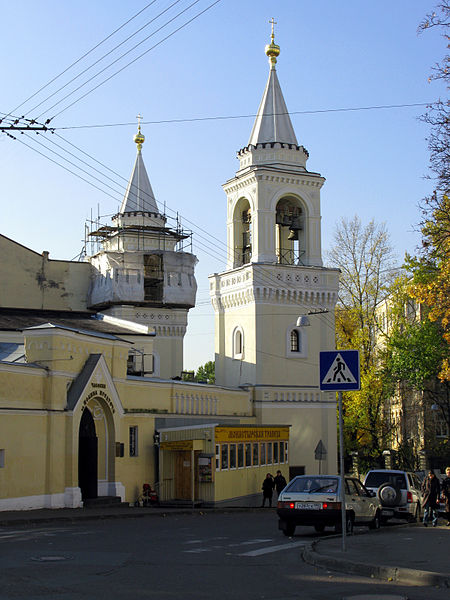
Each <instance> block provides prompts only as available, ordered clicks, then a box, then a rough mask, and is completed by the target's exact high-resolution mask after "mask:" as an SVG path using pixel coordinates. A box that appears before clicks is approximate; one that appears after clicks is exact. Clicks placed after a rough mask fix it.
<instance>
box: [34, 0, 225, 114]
mask: <svg viewBox="0 0 450 600" xmlns="http://www.w3.org/2000/svg"><path fill="white" fill-rule="evenodd" d="M199 1H200V0H195V2H193V3H192V4H191V5H189V6H188V7H187V8H186V9H184V10H183V11H181V12H180V13H179V14H178V15H176V16H175V17H173V18H172V19H170V21H168V23H166V24H165V25H164V26H162V27H165V26H166V25H168V24H169V23H171V22H172V21H174V20H175V19H176V18H178V16H180V15H181V14H183V13H184V12H186V11H187V10H189V9H190V8H191V7H192V6H194V4H197V2H199ZM219 2H221V0H214V2H212V3H211V4H210V5H209V6H207V7H206V8H205V9H203V10H201V11H200V12H198V13H197V14H196V15H194V16H193V17H191V18H190V19H188V20H187V21H186V22H185V23H183V24H182V25H180V26H179V27H177V28H176V29H174V30H173V31H172V32H171V33H169V34H168V35H166V36H165V37H163V38H162V39H161V40H159V42H157V43H156V44H154V45H153V46H151V47H150V48H148V49H147V50H145V52H142V53H141V54H139V56H137V57H135V58H134V59H133V60H131V61H130V62H128V63H127V64H126V65H124V66H123V67H121V68H120V69H118V70H117V71H115V72H114V73H113V74H112V75H110V76H109V77H107V78H106V79H104V80H103V81H101V82H100V83H98V84H97V85H96V86H95V87H93V88H91V89H90V90H88V91H87V92H86V93H84V94H83V95H82V96H80V97H79V98H77V99H76V100H74V101H73V102H71V103H70V104H68V105H67V106H66V107H64V108H63V109H62V110H60V111H59V112H57V113H56V114H55V115H53V117H51V118H50V119H49V122H50V121H52V120H53V119H55V118H56V117H58V116H59V115H61V114H62V113H63V112H65V111H66V110H68V109H69V108H71V107H72V106H74V105H75V104H77V103H78V102H80V101H81V100H83V99H84V98H86V96H88V95H89V94H91V93H92V92H94V91H95V90H97V89H98V88H99V87H101V86H102V85H104V84H105V83H107V82H108V81H110V80H111V79H112V78H113V77H116V75H118V74H119V73H121V72H122V71H124V70H125V69H127V68H128V67H130V66H131V65H132V64H134V63H135V62H136V61H138V60H140V59H141V58H142V57H143V56H145V55H146V54H148V53H149V52H151V51H152V50H154V49H155V48H157V47H158V46H160V45H161V44H162V43H164V42H165V41H166V40H168V39H169V38H171V37H172V36H173V35H175V34H176V33H178V32H179V31H181V30H182V29H184V28H185V27H187V26H188V25H190V24H191V23H192V22H193V21H195V20H196V19H198V18H199V17H201V16H202V15H203V14H204V13H206V12H207V11H208V10H210V9H211V8H213V7H214V6H215V5H216V4H218V3H219ZM162 27H160V28H159V29H158V30H157V31H159V30H160V29H162ZM155 33H156V32H155ZM152 35H153V34H152ZM114 62H117V61H114ZM112 64H114V63H112ZM110 66H111V65H110ZM107 68H109V67H107ZM104 70H105V69H103V70H102V71H100V73H102V72H103V71H104ZM98 75H99V73H98V74H97V75H96V76H95V77H97V76H98ZM89 81H90V80H89ZM89 81H88V82H89ZM88 82H86V83H88ZM84 85H85V84H83V86H84ZM83 86H80V87H83ZM78 89H80V88H77V89H76V90H74V91H73V92H71V94H72V93H74V92H75V91H77V90H78ZM71 94H69V95H71ZM67 97H68V96H66V97H64V98H63V99H62V100H60V101H58V102H56V103H55V104H54V105H53V106H51V107H50V108H48V109H47V111H46V112H48V111H50V110H51V109H52V108H55V107H56V106H57V105H58V104H60V103H61V102H63V101H64V100H65V99H66V98H67ZM42 114H44V113H42ZM42 114H41V115H39V117H37V118H40V117H41V116H42Z"/></svg>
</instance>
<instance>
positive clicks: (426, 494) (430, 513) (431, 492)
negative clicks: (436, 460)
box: [422, 470, 440, 527]
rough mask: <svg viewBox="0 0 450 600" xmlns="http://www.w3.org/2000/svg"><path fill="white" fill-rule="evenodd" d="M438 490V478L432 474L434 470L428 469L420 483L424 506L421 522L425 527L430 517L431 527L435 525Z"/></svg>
mask: <svg viewBox="0 0 450 600" xmlns="http://www.w3.org/2000/svg"><path fill="white" fill-rule="evenodd" d="M439 492H440V485H439V480H438V478H437V477H436V475H435V474H434V471H432V470H430V472H429V473H428V477H427V478H426V479H424V482H423V483H422V499H423V507H424V508H425V512H424V514H423V524H424V525H425V527H427V525H428V521H429V520H430V518H431V519H432V524H433V527H436V525H437V521H438V513H437V508H438V506H439Z"/></svg>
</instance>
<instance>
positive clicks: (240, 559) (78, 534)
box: [0, 510, 443, 600]
mask: <svg viewBox="0 0 450 600" xmlns="http://www.w3.org/2000/svg"><path fill="white" fill-rule="evenodd" d="M362 531H364V530H362ZM365 535H370V533H365ZM315 537H316V534H315V533H314V532H313V530H312V528H297V531H296V535H295V536H294V537H293V538H286V537H285V536H283V535H282V533H281V532H279V531H278V529H277V519H276V515H275V512H274V511H272V510H267V511H253V512H248V513H246V512H238V513H223V514H222V513H209V514H203V515H202V514H193V515H169V516H166V517H162V516H151V517H147V518H141V519H113V520H104V521H89V522H86V521H84V522H79V523H68V524H64V525H62V524H54V525H48V526H47V525H46V526H35V527H24V528H13V527H3V528H0V564H1V569H0V599H1V600H4V599H14V600H17V599H27V600H34V599H39V600H43V599H47V598H48V599H52V600H75V599H76V600H78V599H80V600H81V599H83V600H85V599H91V598H114V599H115V598H117V599H126V600H128V599H130V600H131V599H133V600H136V599H139V598H152V599H153V600H173V599H176V600H178V599H179V600H203V599H212V598H213V599H214V600H222V599H227V600H228V599H233V600H256V599H263V598H264V599H269V598H270V599H271V600H291V599H294V598H301V599H302V600H311V599H313V600H330V599H342V598H351V597H352V596H356V595H360V594H370V595H372V594H377V595H375V596H373V599H374V600H375V599H378V598H380V599H382V598H383V597H384V596H385V595H388V594H390V595H392V594H394V595H398V598H409V599H410V600H435V599H436V600H437V599H438V598H439V600H442V597H443V596H442V590H437V589H436V590H434V589H432V588H419V587H409V586H404V585H398V584H395V583H392V582H391V583H382V582H380V581H375V580H371V579H365V578H362V577H361V578H358V577H352V576H348V575H340V574H338V573H331V572H327V571H325V570H321V569H317V568H315V567H311V566H309V565H306V564H305V563H303V561H302V560H301V550H302V547H303V546H304V545H305V544H308V543H309V542H311V541H312V540H313V539H314V538H315Z"/></svg>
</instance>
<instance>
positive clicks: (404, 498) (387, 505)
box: [364, 469, 422, 522]
mask: <svg viewBox="0 0 450 600" xmlns="http://www.w3.org/2000/svg"><path fill="white" fill-rule="evenodd" d="M364 485H365V486H366V488H367V489H369V490H370V491H371V492H373V493H374V494H376V496H377V498H379V500H380V502H381V504H382V509H381V518H382V521H387V520H388V519H391V518H396V519H405V520H407V521H410V522H414V521H417V520H418V519H419V518H420V516H421V514H422V493H421V482H420V480H419V478H418V477H417V475H416V474H415V473H411V472H409V471H400V470H397V469H372V470H370V471H369V472H368V473H367V475H366V476H365V478H364Z"/></svg>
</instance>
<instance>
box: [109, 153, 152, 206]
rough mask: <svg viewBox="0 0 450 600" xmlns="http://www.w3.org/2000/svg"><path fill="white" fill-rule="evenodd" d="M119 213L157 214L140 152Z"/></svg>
mask: <svg viewBox="0 0 450 600" xmlns="http://www.w3.org/2000/svg"><path fill="white" fill-rule="evenodd" d="M119 212H120V213H127V212H151V213H159V209H158V205H157V203H156V200H155V195H154V194H153V190H152V186H151V185H150V180H149V178H148V175H147V171H146V169H145V165H144V161H143V160H142V154H141V151H140V150H138V153H137V156H136V162H135V163H134V168H133V172H132V174H131V178H130V181H129V182H128V187H127V191H126V192H125V196H124V198H123V200H122V205H121V207H120V211H119Z"/></svg>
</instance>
